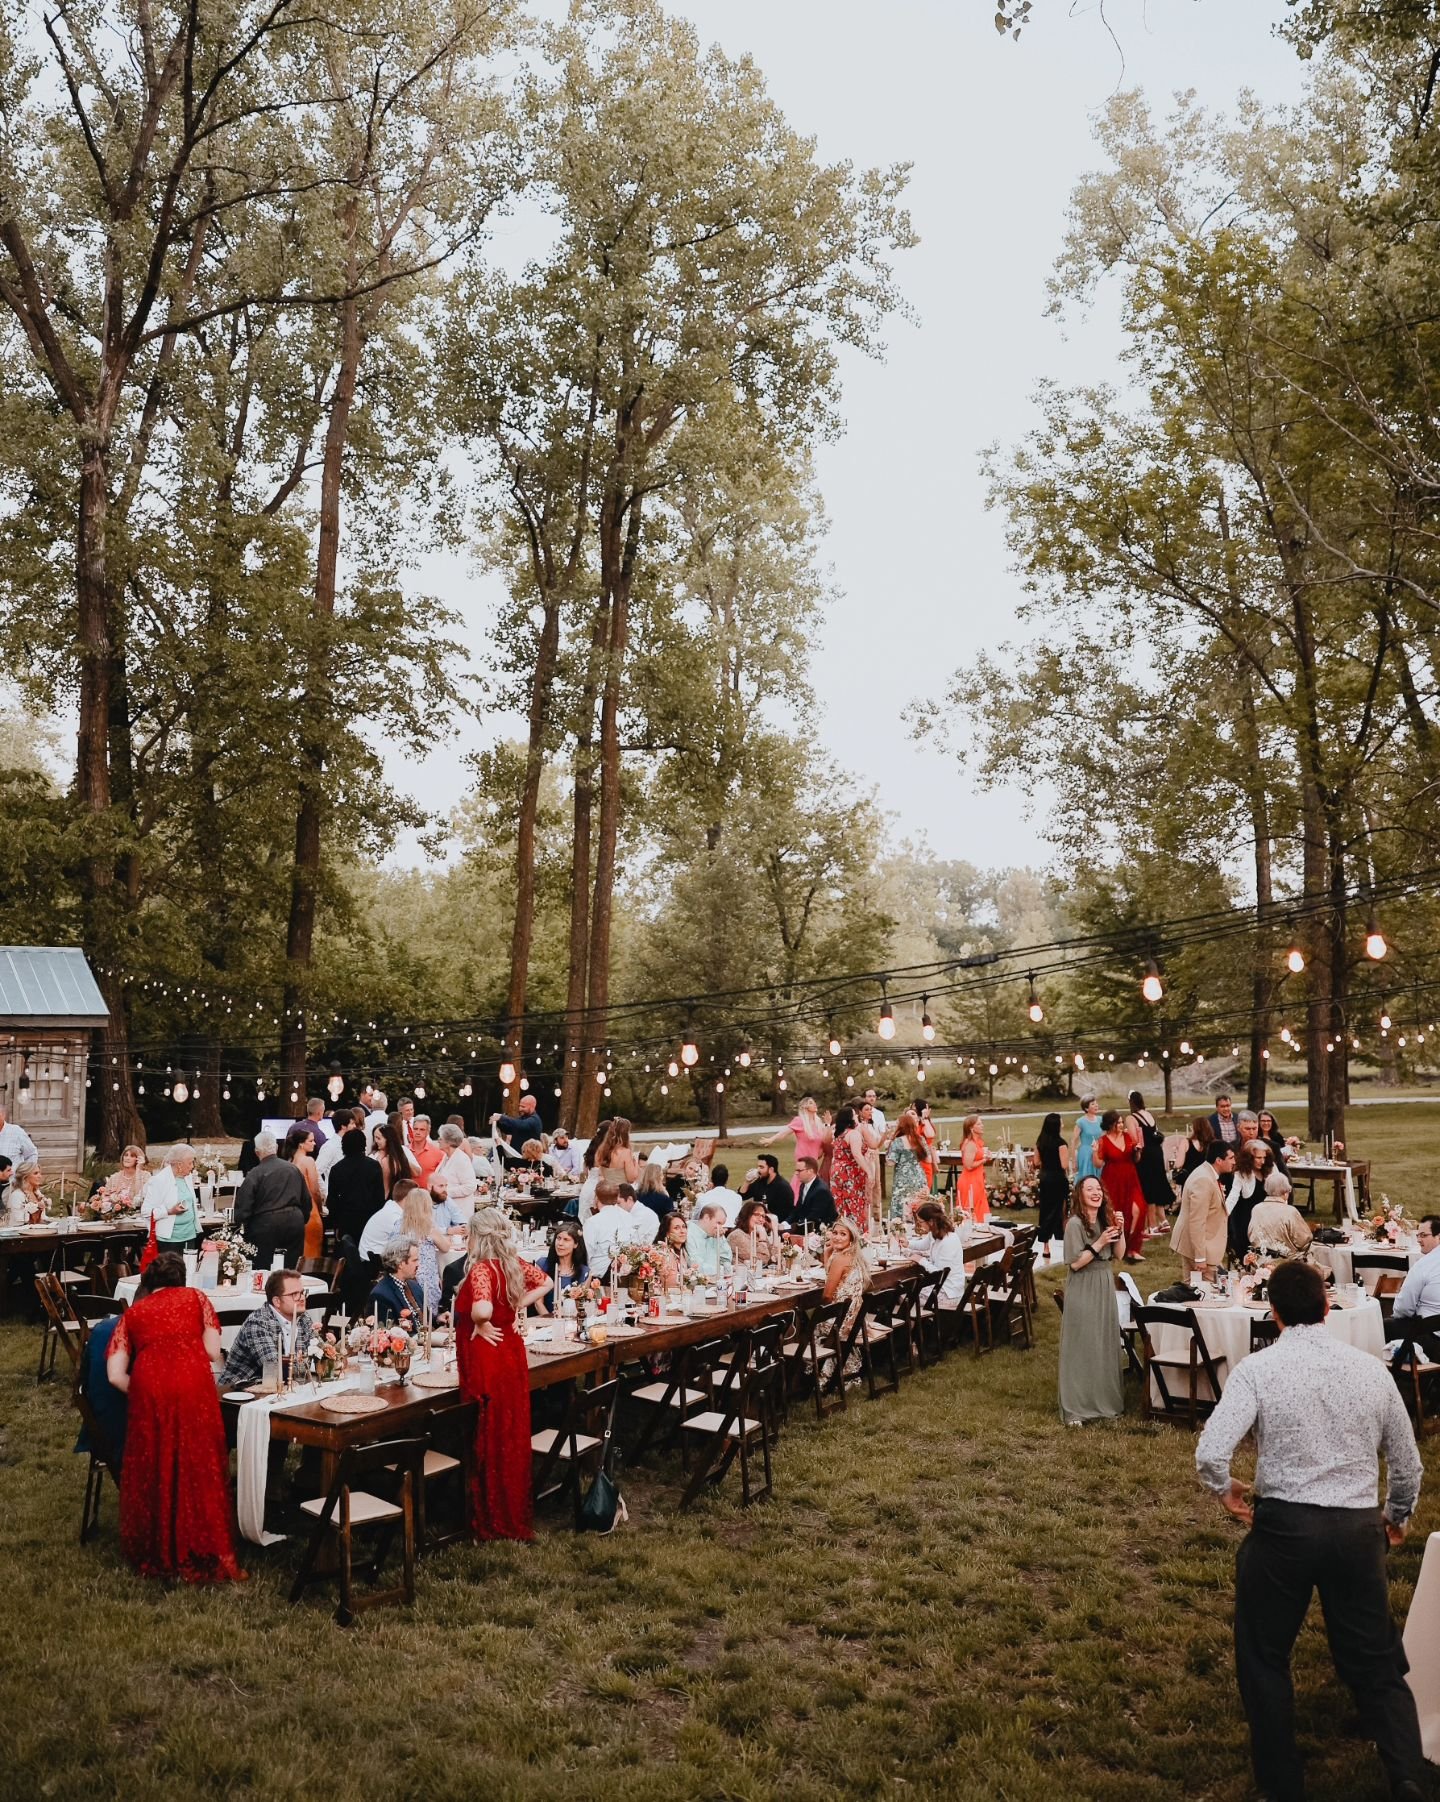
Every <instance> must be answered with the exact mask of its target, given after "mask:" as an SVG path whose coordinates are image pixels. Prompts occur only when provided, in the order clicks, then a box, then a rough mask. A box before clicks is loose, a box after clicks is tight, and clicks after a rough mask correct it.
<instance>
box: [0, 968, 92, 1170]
mask: <svg viewBox="0 0 1440 1802" xmlns="http://www.w3.org/2000/svg"><path fill="white" fill-rule="evenodd" d="M109 1017H110V1010H109V1009H108V1008H107V1007H106V1005H105V1001H104V998H103V997H102V995H101V993H100V990H99V987H98V985H97V984H96V981H95V978H94V976H93V975H92V974H91V972H90V966H89V964H88V963H86V961H85V953H84V952H83V951H81V950H79V949H77V948H74V947H71V946H51V945H0V1102H3V1104H4V1107H5V1112H6V1114H7V1115H8V1116H9V1118H10V1119H11V1120H13V1121H14V1122H15V1123H16V1125H17V1126H23V1127H24V1128H25V1130H26V1132H27V1133H29V1135H30V1137H31V1138H32V1139H33V1140H34V1141H35V1143H36V1145H37V1147H38V1148H39V1151H40V1160H41V1163H42V1164H43V1165H44V1166H45V1171H46V1174H47V1176H58V1175H59V1174H60V1172H61V1171H63V1170H72V1171H75V1170H82V1169H83V1168H84V1166H85V1094H86V1090H85V1075H86V1069H87V1066H88V1063H89V1056H90V1045H91V1035H92V1034H93V1032H94V1030H95V1028H96V1027H97V1026H103V1025H104V1024H105V1022H106V1020H107V1019H108V1018H109Z"/></svg>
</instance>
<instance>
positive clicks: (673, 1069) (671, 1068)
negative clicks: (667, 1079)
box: [665, 1057, 680, 1076]
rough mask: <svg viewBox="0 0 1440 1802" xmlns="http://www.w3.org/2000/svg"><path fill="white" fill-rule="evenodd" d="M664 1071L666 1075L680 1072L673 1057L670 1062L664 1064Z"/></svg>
mask: <svg viewBox="0 0 1440 1802" xmlns="http://www.w3.org/2000/svg"><path fill="white" fill-rule="evenodd" d="M665 1072H666V1075H668V1076H678V1075H679V1074H680V1066H679V1064H677V1063H676V1062H675V1060H674V1058H673V1057H672V1058H671V1060H670V1062H669V1063H668V1064H666V1066H665Z"/></svg>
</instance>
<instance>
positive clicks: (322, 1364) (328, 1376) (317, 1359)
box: [310, 1333, 347, 1383]
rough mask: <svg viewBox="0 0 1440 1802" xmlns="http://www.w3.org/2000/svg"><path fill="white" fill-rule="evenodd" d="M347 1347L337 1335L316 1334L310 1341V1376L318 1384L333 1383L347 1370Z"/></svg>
mask: <svg viewBox="0 0 1440 1802" xmlns="http://www.w3.org/2000/svg"><path fill="white" fill-rule="evenodd" d="M346 1349H347V1348H346V1347H345V1346H344V1345H342V1344H341V1343H340V1340H339V1337H338V1336H337V1335H336V1334H335V1333H316V1335H315V1337H314V1338H313V1339H312V1340H311V1341H310V1374H311V1376H312V1377H313V1378H314V1380H315V1381H316V1382H317V1383H333V1382H334V1381H335V1379H336V1377H338V1376H339V1374H340V1372H341V1371H342V1370H343V1369H344V1368H345V1354H346Z"/></svg>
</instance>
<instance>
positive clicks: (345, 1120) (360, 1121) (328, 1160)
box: [315, 1107, 383, 1202]
mask: <svg viewBox="0 0 1440 1802" xmlns="http://www.w3.org/2000/svg"><path fill="white" fill-rule="evenodd" d="M330 1124H331V1126H332V1128H333V1129H334V1130H333V1131H332V1132H331V1134H330V1137H329V1138H328V1139H327V1140H326V1141H325V1143H324V1145H323V1146H322V1147H321V1150H320V1155H319V1156H318V1157H317V1158H316V1160H315V1174H316V1176H318V1177H319V1178H320V1188H321V1192H322V1193H323V1194H324V1195H325V1197H326V1200H327V1202H328V1200H329V1195H330V1172H331V1171H332V1170H333V1169H334V1168H335V1166H336V1165H337V1164H338V1163H339V1162H340V1159H341V1158H342V1157H343V1156H344V1155H345V1135H346V1134H347V1133H348V1132H349V1131H350V1130H351V1129H352V1128H353V1127H358V1128H359V1129H360V1154H361V1156H362V1157H363V1156H364V1154H365V1110H364V1108H358V1107H337V1108H336V1110H335V1112H334V1113H333V1114H332V1115H331V1116H330ZM382 1191H383V1185H382Z"/></svg>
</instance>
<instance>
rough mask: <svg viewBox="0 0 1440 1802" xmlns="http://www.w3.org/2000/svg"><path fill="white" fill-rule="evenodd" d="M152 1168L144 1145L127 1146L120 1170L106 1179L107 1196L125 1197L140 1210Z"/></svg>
mask: <svg viewBox="0 0 1440 1802" xmlns="http://www.w3.org/2000/svg"><path fill="white" fill-rule="evenodd" d="M150 1175H151V1171H150V1166H149V1163H148V1161H147V1159H146V1156H145V1147H144V1146H143V1145H127V1146H126V1147H125V1149H124V1150H123V1151H122V1152H121V1153H120V1168H119V1169H118V1170H112V1171H111V1172H110V1174H109V1176H107V1177H106V1179H105V1192H106V1194H107V1195H116V1196H118V1195H123V1196H125V1197H126V1198H127V1199H128V1200H129V1201H131V1202H133V1203H134V1205H135V1206H136V1207H137V1208H138V1207H139V1205H140V1197H141V1196H142V1195H143V1194H144V1193H145V1185H146V1183H148V1182H149V1180H150Z"/></svg>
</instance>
